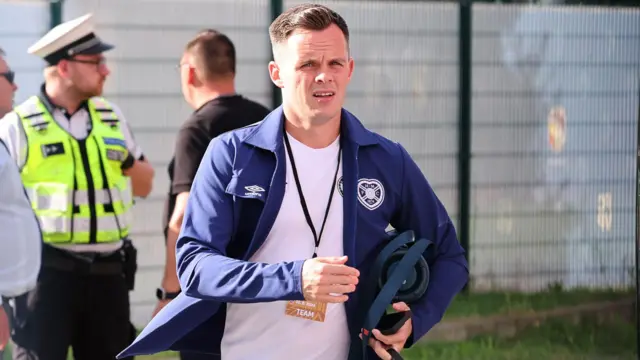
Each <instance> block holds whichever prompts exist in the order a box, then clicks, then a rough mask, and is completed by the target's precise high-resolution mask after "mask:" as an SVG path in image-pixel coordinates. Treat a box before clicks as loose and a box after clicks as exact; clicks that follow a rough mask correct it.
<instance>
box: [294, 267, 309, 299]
mask: <svg viewBox="0 0 640 360" xmlns="http://www.w3.org/2000/svg"><path fill="white" fill-rule="evenodd" d="M305 261H306V260H298V261H295V262H294V264H293V281H294V284H295V287H294V289H297V291H298V293H297V294H294V296H295V297H296V298H297V299H296V300H304V292H303V290H302V266H303V265H304V262H305Z"/></svg>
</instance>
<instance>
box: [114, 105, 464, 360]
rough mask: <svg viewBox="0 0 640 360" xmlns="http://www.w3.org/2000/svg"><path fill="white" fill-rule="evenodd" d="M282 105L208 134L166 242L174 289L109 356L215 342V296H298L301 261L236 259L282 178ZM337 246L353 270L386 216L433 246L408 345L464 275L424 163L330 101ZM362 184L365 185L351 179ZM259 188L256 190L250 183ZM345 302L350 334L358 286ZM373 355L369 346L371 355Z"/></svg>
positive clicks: (277, 198) (256, 238) (269, 213)
mask: <svg viewBox="0 0 640 360" xmlns="http://www.w3.org/2000/svg"><path fill="white" fill-rule="evenodd" d="M283 121H284V116H283V111H282V107H279V108H277V109H275V110H274V111H272V112H271V113H270V114H269V115H268V116H267V117H266V118H265V119H264V120H263V121H261V122H260V123H258V124H255V125H252V126H249V127H246V128H242V129H238V130H234V131H231V132H228V133H225V134H222V135H220V136H218V137H217V138H215V139H213V140H212V141H211V143H210V144H209V147H208V149H207V151H206V153H205V155H204V157H203V159H202V162H201V163H200V167H199V169H198V172H197V174H196V177H195V180H194V183H193V186H192V189H191V194H190V197H189V202H188V205H187V208H186V211H185V215H184V220H183V224H182V229H181V231H180V236H179V239H178V243H177V270H178V277H179V279H180V285H181V288H182V290H183V292H182V293H181V294H180V295H179V296H178V297H177V298H176V299H174V300H172V301H171V302H170V303H169V304H168V305H167V306H165V307H164V309H162V310H161V311H160V312H159V313H158V314H157V315H156V316H155V317H154V318H153V319H152V320H151V321H150V322H149V324H148V325H147V326H146V327H145V329H144V330H143V331H142V333H141V334H140V335H139V336H138V337H137V339H136V340H135V341H134V342H133V344H131V345H130V346H129V347H128V348H127V349H125V350H124V351H123V352H122V353H121V354H119V355H118V358H122V357H126V356H132V355H143V354H153V353H157V352H161V351H165V350H169V349H170V350H176V351H181V350H187V351H197V352H204V353H213V354H219V353H220V341H221V339H222V335H223V331H224V321H225V312H226V306H225V303H226V302H231V303H256V302H267V301H282V300H303V299H304V297H303V294H302V279H301V273H302V264H303V262H304V261H302V260H301V261H293V262H282V263H275V264H264V263H254V262H249V261H247V260H248V259H249V258H250V257H251V256H252V255H253V254H254V253H255V252H256V250H258V249H259V248H260V246H261V245H262V243H263V242H264V241H265V239H266V238H267V235H268V234H269V231H270V230H271V227H272V225H273V223H274V221H275V218H276V215H277V213H278V210H279V209H280V205H281V203H282V198H283V196H284V190H285V162H286V158H285V156H286V155H285V150H284V146H283V136H284V125H283ZM341 134H342V136H341V140H340V141H341V142H342V148H343V155H342V156H343V178H342V191H343V210H344V211H343V212H344V230H343V241H344V252H345V255H347V256H348V262H347V265H349V266H351V267H355V268H357V269H358V270H359V271H360V274H361V275H360V278H361V279H364V278H365V276H366V274H367V271H368V269H369V268H370V267H371V265H372V262H373V261H374V259H375V256H376V255H377V252H378V251H379V249H380V248H381V246H384V244H385V242H386V241H388V235H387V233H386V229H387V227H388V225H389V224H391V226H392V227H394V228H395V229H396V230H398V231H400V232H401V231H404V230H413V231H414V232H415V233H416V237H417V238H426V239H428V240H431V241H433V242H434V243H435V244H436V246H437V253H436V254H435V257H431V259H432V260H430V262H431V264H430V267H431V281H430V284H429V287H428V289H427V292H426V294H425V296H424V297H423V298H422V299H421V300H420V301H418V302H416V303H413V304H410V307H411V309H412V312H413V318H412V321H413V334H412V336H411V337H410V339H409V340H408V342H407V344H406V345H405V347H410V346H411V345H412V344H413V343H414V342H415V341H417V340H418V339H419V338H421V337H422V336H424V335H425V334H426V333H427V331H429V330H430V329H431V328H432V327H433V326H434V325H435V324H436V323H438V322H439V321H440V320H441V318H442V316H443V314H444V312H445V310H446V309H447V307H448V306H449V304H450V302H451V300H452V299H453V297H454V296H455V295H456V294H457V293H458V292H459V291H460V290H461V289H462V287H463V286H464V284H465V283H466V282H467V280H468V276H469V273H468V265H467V261H466V260H465V256H464V251H463V249H462V247H461V246H460V244H459V242H458V240H457V238H456V232H455V229H454V226H453V224H452V222H451V219H450V217H449V215H448V214H447V212H446V210H445V208H444V206H443V205H442V203H441V202H440V201H439V200H438V198H437V197H436V195H435V194H434V192H433V190H432V189H431V187H430V186H429V184H428V182H427V180H426V179H425V177H424V175H423V174H422V172H421V171H420V169H419V168H418V166H417V165H416V163H415V162H414V161H413V160H412V159H411V157H410V156H409V154H408V153H407V151H406V150H405V149H404V147H402V146H401V145H400V144H398V143H395V142H392V141H390V140H388V139H386V138H384V137H382V136H380V135H378V134H375V133H373V132H371V131H369V130H367V129H366V128H365V127H364V126H363V125H362V123H360V121H359V120H358V119H356V117H355V116H353V115H352V114H351V113H349V112H348V111H346V110H342V120H341ZM359 186H368V187H369V188H374V189H375V190H378V191H375V192H374V194H372V193H371V192H368V193H367V192H366V191H359ZM256 189H260V190H256ZM359 289H360V285H358V287H357V288H356V291H355V292H354V293H352V294H349V300H348V301H347V302H346V303H345V306H346V313H347V321H348V323H349V330H350V333H351V334H352V335H351V336H352V341H359V338H358V333H359V327H360V326H361V325H362V324H361V323H358V321H356V320H355V315H354V314H357V313H358V311H357V310H356V309H355V306H356V304H357V300H358V291H359ZM374 358H375V357H374Z"/></svg>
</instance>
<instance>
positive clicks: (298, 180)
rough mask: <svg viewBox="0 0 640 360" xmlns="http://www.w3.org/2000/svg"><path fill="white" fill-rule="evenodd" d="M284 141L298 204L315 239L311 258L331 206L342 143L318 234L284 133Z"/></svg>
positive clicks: (314, 255) (318, 242) (315, 252)
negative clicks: (294, 182)
mask: <svg viewBox="0 0 640 360" xmlns="http://www.w3.org/2000/svg"><path fill="white" fill-rule="evenodd" d="M284 143H285V145H286V146H287V153H288V154H289V161H290V162H291V169H292V170H293V177H294V179H295V181H296V187H297V188H298V195H300V205H301V206H302V211H303V212H304V217H305V218H306V219H307V224H308V225H309V228H310V229H311V232H312V233H313V240H314V241H315V249H314V250H313V258H315V257H317V256H318V247H319V246H320V239H321V238H322V232H323V231H324V225H325V223H326V222H327V217H328V216H329V209H330V208H331V200H332V199H333V193H334V192H335V189H336V180H337V179H338V170H340V160H341V159H342V156H341V155H342V144H340V147H339V150H338V165H337V166H336V172H335V174H334V175H333V182H332V183H331V192H330V193H329V202H328V203H327V209H326V210H325V212H324V220H322V227H321V228H320V234H319V235H318V234H317V233H316V228H315V226H313V222H312V221H311V215H309V209H308V208H307V202H306V200H305V199H304V195H303V194H302V185H301V184H300V179H299V178H298V170H297V169H296V163H295V161H294V160H293V152H292V151H291V144H290V143H289V135H288V134H286V133H285V134H284Z"/></svg>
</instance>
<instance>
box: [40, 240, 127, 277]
mask: <svg viewBox="0 0 640 360" xmlns="http://www.w3.org/2000/svg"><path fill="white" fill-rule="evenodd" d="M42 266H43V267H45V268H49V269H55V270H60V271H67V272H74V273H79V274H92V275H117V274H123V273H124V259H123V255H122V253H121V252H120V250H118V251H116V252H115V253H113V254H108V255H103V254H98V253H90V254H82V253H78V254H73V253H69V252H66V251H63V250H59V249H56V248H53V247H51V246H47V245H45V246H44V247H43V252H42Z"/></svg>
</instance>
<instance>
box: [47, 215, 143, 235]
mask: <svg viewBox="0 0 640 360" xmlns="http://www.w3.org/2000/svg"><path fill="white" fill-rule="evenodd" d="M117 219H118V221H116V216H103V217H99V218H97V229H98V232H100V231H119V230H120V229H125V228H128V227H129V226H130V225H131V211H128V212H127V213H125V214H122V215H119V216H117ZM38 220H39V221H40V226H41V227H42V231H43V232H45V233H68V232H71V221H70V220H69V219H65V218H61V217H55V216H40V217H38ZM90 223H91V220H90V219H89V218H79V217H75V218H74V219H73V231H74V232H75V233H77V232H89V230H90V227H91V225H90ZM118 225H120V226H118Z"/></svg>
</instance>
